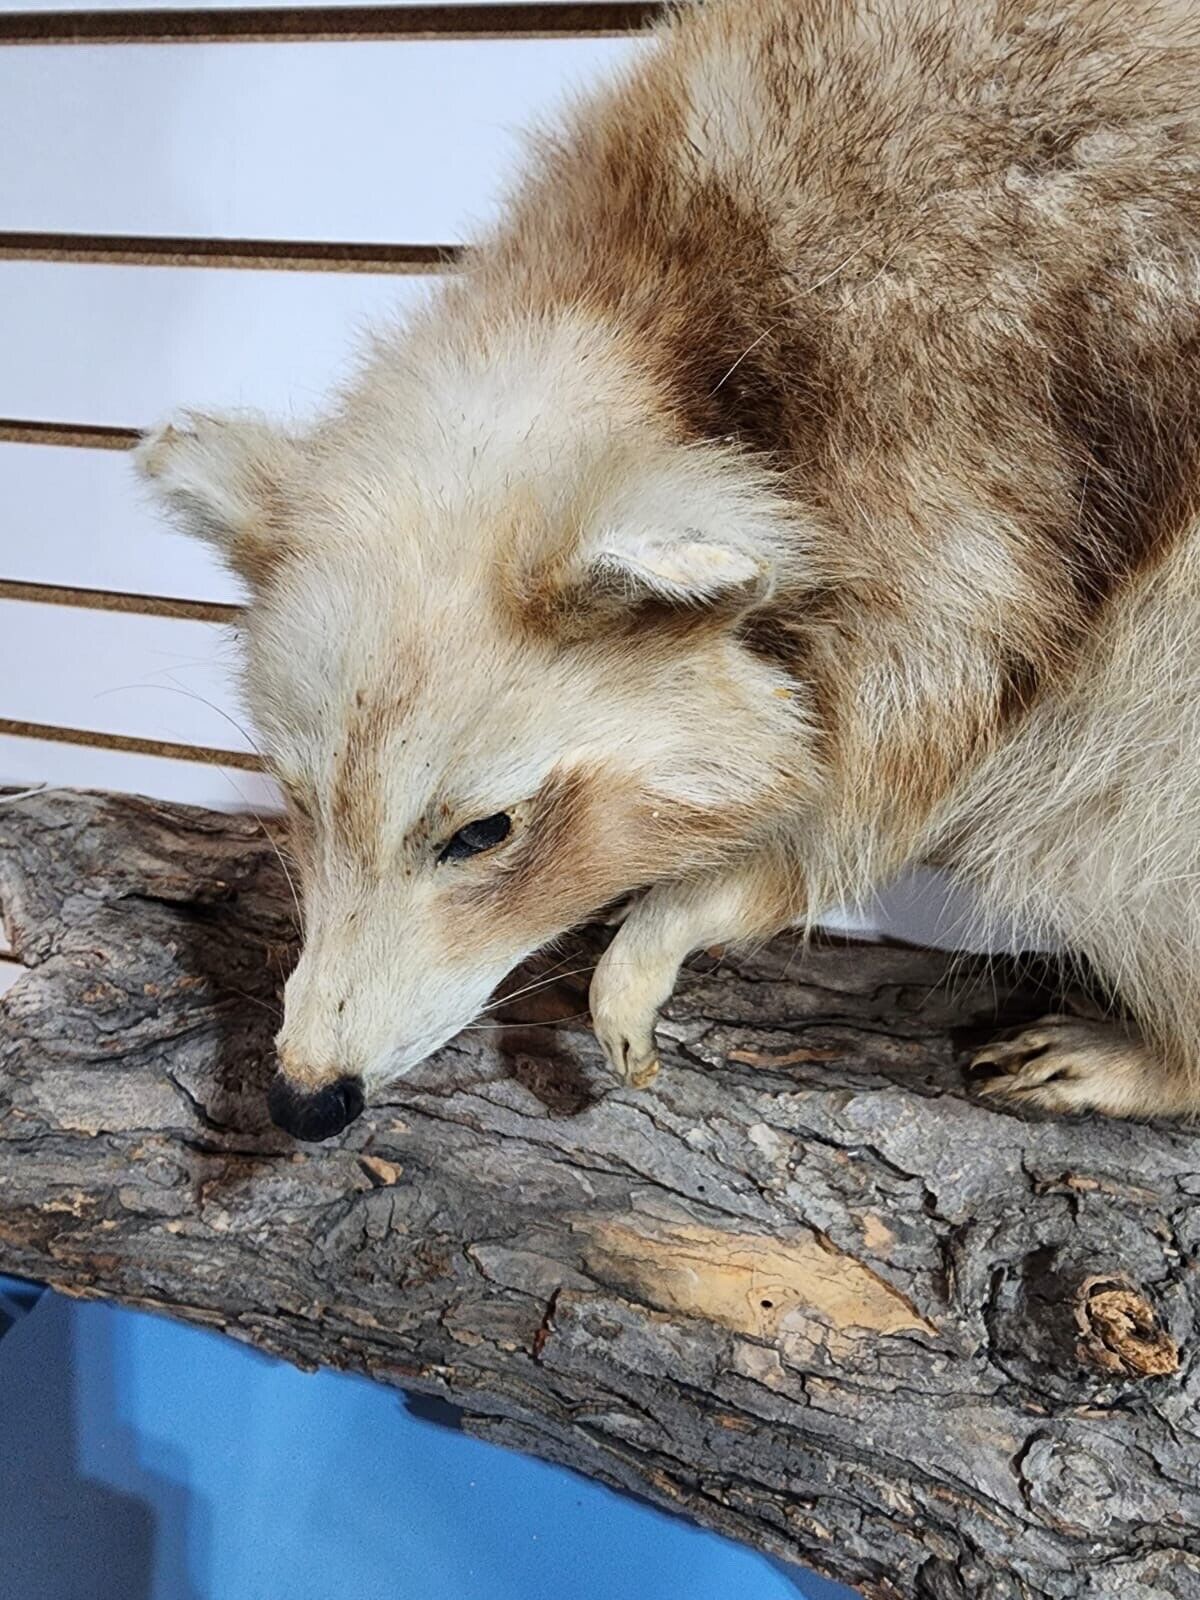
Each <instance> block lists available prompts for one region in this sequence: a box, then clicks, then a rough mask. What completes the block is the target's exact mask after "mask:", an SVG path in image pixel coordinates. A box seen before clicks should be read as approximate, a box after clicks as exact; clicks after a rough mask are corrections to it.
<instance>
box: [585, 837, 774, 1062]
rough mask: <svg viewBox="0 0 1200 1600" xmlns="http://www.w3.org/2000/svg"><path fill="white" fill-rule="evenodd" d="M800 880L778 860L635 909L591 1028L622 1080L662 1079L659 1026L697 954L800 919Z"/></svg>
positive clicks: (691, 883) (754, 862) (598, 983)
mask: <svg viewBox="0 0 1200 1600" xmlns="http://www.w3.org/2000/svg"><path fill="white" fill-rule="evenodd" d="M801 898H802V897H801V895H800V893H799V892H798V890H797V888H796V883H795V873H794V871H793V870H791V869H789V867H788V865H787V863H786V862H784V861H782V860H781V859H780V857H779V856H778V855H775V854H763V855H757V856H753V857H751V858H748V859H746V860H744V861H742V862H741V863H739V865H738V866H737V867H736V868H733V869H730V870H729V871H727V872H724V873H721V874H714V875H712V876H707V877H703V878H693V879H686V880H683V881H680V882H675V883H661V884H657V885H656V886H655V887H654V888H652V889H650V890H649V891H648V892H647V893H646V894H645V895H644V896H643V898H642V899H641V900H639V901H638V902H637V904H636V905H635V906H634V907H633V909H632V910H631V911H630V912H629V914H628V916H627V917H626V918H625V920H624V922H623V923H622V924H621V926H620V928H618V930H617V933H616V935H615V936H614V938H613V941H612V943H611V944H610V945H609V947H608V949H607V950H606V951H605V952H604V955H603V956H602V957H601V960H600V963H599V965H598V966H597V968H596V972H595V975H594V977H593V978H592V988H591V1011H592V1026H593V1027H594V1028H595V1030H596V1037H597V1038H598V1039H599V1041H600V1043H601V1045H602V1046H603V1048H604V1052H605V1054H606V1055H607V1056H608V1059H609V1060H610V1061H611V1063H612V1065H613V1067H614V1068H615V1070H616V1072H617V1075H618V1076H619V1077H620V1078H621V1079H622V1080H623V1081H624V1082H625V1083H629V1084H632V1085H633V1086H634V1087H636V1088H642V1087H644V1086H645V1085H646V1084H648V1083H649V1082H650V1081H651V1079H652V1078H653V1077H654V1075H655V1074H656V1073H657V1071H658V1054H657V1051H656V1049H655V1045H654V1025H655V1023H656V1021H657V1019H658V1013H659V1011H660V1010H661V1008H662V1007H663V1005H664V1004H665V1003H666V1001H667V1000H668V999H669V998H670V995H671V991H672V990H673V989H674V987H675V981H676V979H677V978H678V976H679V968H680V966H681V965H682V964H683V962H684V961H685V960H686V959H687V957H688V956H689V955H690V954H691V953H692V951H693V950H701V949H704V948H705V947H706V946H708V945H711V944H726V943H733V942H736V941H738V940H742V939H755V938H767V937H769V936H770V935H771V934H773V933H777V932H778V931H779V930H780V929H781V928H783V927H786V926H787V924H788V923H789V922H791V921H793V920H794V919H795V918H796V917H797V916H799V914H800V912H801V910H802V909H803V908H802V905H801V904H800V901H801Z"/></svg>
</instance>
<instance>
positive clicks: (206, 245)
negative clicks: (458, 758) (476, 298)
mask: <svg viewBox="0 0 1200 1600" xmlns="http://www.w3.org/2000/svg"><path fill="white" fill-rule="evenodd" d="M461 255H462V250H461V246H459V245H452V244H341V243H337V242H323V241H321V240H311V241H310V240H288V239H189V238H186V237H184V236H177V237H176V236H166V235H163V236H152V235H140V234H115V233H94V234H85V233H17V232H12V231H9V232H0V261H61V262H73V263H76V264H88V263H91V264H104V265H107V266H137V267H225V268H230V267H233V268H242V269H246V270H251V271H267V272H365V273H393V274H400V275H408V274H413V275H415V274H420V273H435V272H444V271H446V269H447V268H450V267H453V266H455V265H456V264H457V263H458V261H459V259H460V258H461Z"/></svg>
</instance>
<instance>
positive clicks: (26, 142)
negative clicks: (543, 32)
mask: <svg viewBox="0 0 1200 1600" xmlns="http://www.w3.org/2000/svg"><path fill="white" fill-rule="evenodd" d="M642 48H644V46H643V45H642V44H640V43H638V42H636V41H634V40H625V39H621V40H539V39H534V40H524V39H522V40H486V41H461V42H460V41H408V40H406V41H403V42H396V43H390V42H389V43H383V44H366V43H364V44H353V43H351V44H347V43H340V42H339V43H333V44H302V45H298V44H232V45H231V44H215V45H201V44H187V45H153V46H147V45H133V46H123V45H97V46H85V45H73V46H69V47H54V46H46V47H42V46H22V47H20V48H12V49H8V50H0V149H3V150H4V152H5V156H4V161H3V162H2V163H0V218H3V219H4V221H3V226H5V227H8V228H16V229H36V230H63V229H65V230H70V231H73V232H84V233H148V234H201V235H209V236H213V237H218V238H233V237H242V238H283V239H287V238H291V239H341V240H389V239H391V240H395V239H398V238H399V239H403V241H404V242H405V243H415V242H432V243H441V242H454V241H456V240H458V239H460V238H461V237H463V235H464V230H466V229H468V228H470V227H471V224H472V221H473V220H477V219H481V218H484V217H487V216H488V215H489V214H491V213H492V211H493V209H494V206H495V201H496V197H497V193H498V191H499V188H500V186H501V185H502V183H503V181H504V179H505V178H506V177H507V175H508V174H509V173H510V172H511V170H512V166H513V162H514V158H515V156H516V154H517V151H518V149H519V141H518V139H517V137H516V134H517V130H519V129H521V128H523V127H525V126H526V125H528V124H529V123H530V122H531V121H538V120H542V119H544V117H545V115H546V112H547V110H548V109H549V108H550V107H553V106H557V105H558V103H559V102H560V101H561V100H562V98H563V96H564V92H565V90H566V88H567V87H568V86H569V85H575V84H581V83H583V82H585V81H587V80H590V79H593V78H595V77H596V76H597V75H599V74H601V73H603V72H605V71H607V70H610V69H612V68H614V67H615V66H617V65H618V63H620V62H622V61H626V60H629V59H630V58H631V57H632V56H633V55H634V53H635V52H636V51H637V50H639V49H642Z"/></svg>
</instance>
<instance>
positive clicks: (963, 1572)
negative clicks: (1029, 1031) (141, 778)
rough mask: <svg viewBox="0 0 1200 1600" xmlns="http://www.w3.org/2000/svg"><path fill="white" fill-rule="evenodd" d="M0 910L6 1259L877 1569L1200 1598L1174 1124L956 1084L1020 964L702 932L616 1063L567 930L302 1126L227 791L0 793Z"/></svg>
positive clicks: (274, 980)
mask: <svg viewBox="0 0 1200 1600" xmlns="http://www.w3.org/2000/svg"><path fill="white" fill-rule="evenodd" d="M0 907H2V908H3V915H4V919H5V923H6V926H7V929H8V934H9V937H10V939H11V941H12V944H13V946H14V949H15V950H16V952H17V955H18V957H19V958H20V959H21V960H22V961H24V962H25V963H26V964H27V965H28V966H29V967H31V968H32V970H31V971H30V972H29V973H28V974H27V975H26V976H25V977H24V978H22V980H21V981H20V982H19V983H18V984H17V985H16V987H15V988H14V989H13V990H12V991H11V992H10V993H9V994H8V996H7V997H6V998H5V999H4V1000H3V1001H2V1002H0V1264H2V1265H3V1267H4V1269H5V1270H9V1271H13V1272H17V1273H24V1274H28V1275H29V1276H31V1277H36V1278H42V1279H45V1280H46V1281H48V1282H50V1283H52V1284H54V1285H56V1286H57V1287H58V1288H60V1289H63V1290H65V1291H66V1292H67V1293H71V1294H83V1295H103V1296H106V1297H112V1298H115V1299H119V1300H123V1301H125V1302H127V1303H129V1304H133V1305H141V1306H150V1307H153V1308H155V1309H158V1310H162V1311H166V1312H168V1313H170V1314H171V1315H173V1316H178V1317H182V1318H185V1319H187V1320H189V1321H194V1322H201V1323H204V1324H207V1325H210V1326H215V1327H220V1328H224V1329H225V1330H226V1331H228V1332H229V1333H231V1334H233V1335H234V1336H235V1337H237V1338H241V1339H245V1340H248V1341H250V1342H252V1343H254V1344H256V1345H260V1346H262V1347H264V1348H266V1349H269V1350H272V1351H274V1352H276V1353H278V1354H280V1355H283V1356H286V1357H287V1358H288V1359H289V1360H292V1361H295V1362H298V1363H300V1364H305V1365H308V1364H315V1363H318V1362H321V1363H329V1364H333V1365H336V1366H342V1367H350V1368H354V1369H357V1370H359V1371H362V1372H367V1373H370V1374H371V1375H372V1376H374V1377H376V1378H379V1379H381V1380H383V1381H385V1382H388V1383H393V1384H398V1385H401V1386H404V1387H406V1388H413V1389H418V1390H423V1391H426V1392H431V1393H437V1394H440V1395H443V1396H445V1397H446V1398H448V1399H450V1400H451V1401H453V1402H454V1403H455V1404H456V1405H458V1406H460V1407H462V1408H463V1411H464V1413H465V1418H466V1425H467V1427H468V1428H469V1429H470V1431H472V1432H474V1433H477V1434H480V1435H482V1436H485V1437H487V1438H490V1439H495V1440H499V1441H500V1442H502V1443H505V1444H510V1445H513V1446H515V1447H516V1448H518V1449H521V1450H527V1451H531V1452H534V1453H536V1454H538V1455H541V1456H545V1457H548V1458H550V1459H551V1460H555V1461H559V1462H564V1463H566V1464H568V1465H570V1466H573V1467H576V1468H578V1469H579V1470H581V1471H583V1472H586V1473H589V1474H590V1475H592V1476H593V1477H597V1478H601V1479H603V1480H604V1481H605V1482H608V1483H610V1484H614V1485H617V1486H618V1487H621V1488H625V1489H630V1490H635V1491H637V1492H638V1493H641V1494H645V1495H649V1496H650V1497H651V1498H652V1499H655V1500H657V1501H659V1502H660V1503H663V1504H665V1505H669V1506H671V1507H674V1508H676V1509H682V1510H685V1511H687V1512H688V1513H690V1514H691V1515H692V1516H694V1517H696V1518H697V1519H699V1520H700V1521H701V1522H704V1523H706V1524H707V1525H709V1526H710V1527H714V1528H717V1529H720V1530H721V1531H722V1532H725V1533H728V1534H732V1535H733V1536H734V1537H736V1538H739V1539H743V1540H746V1541H748V1542H750V1543H752V1544H755V1545H757V1546H759V1547H760V1548H763V1549H766V1550H769V1551H772V1552H773V1553H775V1554H778V1555H783V1556H787V1557H791V1558H794V1559H797V1560H802V1561H804V1562H807V1563H809V1564H810V1565H812V1566H815V1567H816V1568H818V1569H819V1570H821V1571H823V1572H826V1573H828V1574H829V1575H830V1576H832V1577H836V1578H839V1579H841V1580H843V1581H845V1582H850V1583H855V1584H858V1585H860V1586H861V1588H862V1589H863V1591H864V1593H866V1594H867V1595H870V1596H879V1597H897V1596H920V1597H926V1600H960V1597H961V1600H965V1597H968V1596H969V1597H986V1600H1018V1597H1021V1600H1024V1597H1043V1596H1044V1597H1054V1600H1067V1597H1072V1600H1073V1597H1076V1596H1086V1597H1091V1600H1100V1597H1104V1600H1113V1597H1128V1600H1134V1597H1136V1600H1150V1597H1154V1600H1158V1597H1160V1596H1161V1597H1174V1600H1194V1597H1196V1596H1200V1531H1198V1530H1200V1419H1198V1412H1197V1401H1198V1399H1200V1379H1198V1378H1197V1373H1196V1366H1195V1362H1194V1359H1193V1352H1194V1347H1195V1338H1194V1329H1195V1321H1196V1316H1197V1307H1198V1303H1200V1290H1198V1287H1197V1284H1198V1279H1197V1273H1196V1252H1197V1247H1198V1242H1200V1206H1198V1204H1197V1196H1198V1195H1200V1143H1198V1142H1197V1140H1196V1139H1195V1138H1194V1137H1193V1136H1191V1135H1190V1134H1189V1133H1187V1132H1186V1131H1183V1130H1181V1129H1179V1128H1177V1127H1171V1126H1166V1125H1164V1126H1161V1127H1153V1126H1140V1125H1135V1124H1130V1123H1120V1122H1107V1121H1103V1120H1099V1119H1087V1120H1080V1121H1055V1120H1043V1121H1026V1120H1022V1119H1021V1118H1019V1117H1018V1116H1016V1115H1014V1114H1013V1113H1011V1112H1010V1111H1006V1110H1001V1109H998V1108H996V1107H994V1106H992V1105H985V1104H982V1103H980V1102H978V1101H975V1100H972V1099H971V1098H970V1096H969V1091H968V1089H967V1087H966V1084H965V1078H964V1062H965V1060H966V1059H967V1057H968V1056H969V1053H970V1049H971V1047H972V1045H973V1044H975V1043H977V1042H978V1041H980V1040H982V1039H983V1038H985V1037H986V1036H987V1035H988V1034H989V1033H990V1032H991V1031H993V1028H994V1026H995V1021H996V1017H997V1014H999V1017H1000V1020H1001V1022H1002V1023H1016V1022H1020V1021H1023V1020H1026V1019H1028V1018H1029V1017H1031V1016H1034V1015H1037V1014H1039V1013H1040V1012H1041V1011H1044V1010H1046V1009H1049V1007H1050V1005H1051V1004H1052V1003H1054V1002H1053V1000H1052V998H1051V996H1050V995H1049V993H1048V990H1047V984H1048V983H1049V982H1050V976H1049V975H1047V974H1045V973H1038V972H1037V971H1036V970H1032V969H1031V970H1028V971H1026V973H1025V975H1024V976H1022V975H1021V974H1020V973H1019V972H1018V971H1017V969H1016V967H1015V966H1014V965H1013V964H1005V963H987V962H983V961H981V960H978V959H974V958H959V959H958V960H957V961H952V960H951V959H950V958H947V957H945V956H943V955H940V954H937V953H933V952H928V951H921V950H912V949H907V948H903V947H897V946H890V945H854V944H844V943H817V944H815V945H813V946H812V947H811V948H808V949H805V948H804V947H803V946H802V945H801V944H800V943H799V942H798V941H797V940H796V939H792V938H784V939H780V940H777V941H775V942H774V943H773V944H771V945H770V946H769V947H767V948H766V949H764V950H763V951H761V952H760V953H759V954H757V955H756V956H754V957H753V958H742V957H728V956H727V957H725V958H724V959H713V958H704V959H703V960H701V961H700V962H698V963H695V964H694V966H693V969H692V970H691V971H690V973H689V974H688V975H687V978H686V980H685V982H684V983H683V985H682V986H681V988H680V991H679V993H678V994H677V996H676V998H675V1000H674V1001H673V1002H672V1004H671V1006H670V1007H669V1009H668V1013H667V1016H666V1018H665V1020H664V1023H663V1029H662V1034H663V1043H664V1052H663V1054H664V1070H663V1072H662V1075H661V1077H660V1078H659V1079H658V1080H657V1082H656V1083H655V1084H654V1085H653V1087H652V1088H651V1089H650V1090H648V1091H630V1090H626V1089H620V1088H618V1087H616V1086H615V1084H614V1082H613V1081H612V1080H611V1078H609V1077H608V1075H607V1074H606V1072H605V1070H604V1068H603V1065H602V1062H601V1058H600V1055H599V1052H598V1050H597V1047H596V1045H595V1044H594V1042H593V1040H592V1038H591V1036H590V1034H589V1032H588V1031H587V1028H586V1025H585V1019H584V1018H583V1017H582V1015H581V1013H582V1011H583V1009H584V1006H585V1003H586V977H585V976H584V975H583V974H582V973H580V972H578V971H577V968H579V967H581V966H582V965H583V964H584V963H585V961H586V959H587V958H588V957H589V956H590V955H592V954H594V951H595V950H596V949H597V948H598V935H596V934H595V933H585V934H583V935H581V936H580V938H579V940H578V942H577V943H576V944H575V945H574V946H573V947H572V949H571V950H570V951H569V957H570V959H568V960H566V961H565V963H563V966H562V967H561V968H560V971H562V972H564V974H565V975H564V976H563V977H562V978H561V979H560V980H559V981H557V982H555V983H552V984H550V985H549V986H547V987H545V988H542V989H538V990H535V991H533V992H532V993H530V994H529V995H527V996H526V997H525V998H524V999H523V1000H521V1001H518V1002H514V1003H513V1005H512V1006H510V1007H509V1008H508V1010H507V1011H506V1012H505V1013H504V1014H503V1025H501V1026H497V1027H495V1028H487V1027H485V1028H480V1029H476V1030H471V1031H468V1032H466V1033H464V1034H463V1035H462V1036H461V1037H460V1038H459V1039H458V1040H456V1041H455V1042H454V1043H453V1044H452V1045H450V1046H449V1047H448V1048H447V1049H445V1050H443V1051H442V1052H441V1053H440V1054H439V1056H438V1057H437V1058H436V1059H435V1060H434V1061H431V1062H429V1063H427V1064H426V1065H425V1066H424V1067H423V1068H421V1069H420V1071H419V1073H418V1074H417V1075H415V1076H414V1077H412V1078H410V1079H409V1080H407V1082H406V1083H405V1084H403V1085H402V1086H400V1087H398V1088H396V1089H395V1090H393V1091H392V1093H391V1095H390V1097H389V1099H388V1100H387V1101H386V1103H381V1104H378V1105H376V1106H374V1107H372V1108H371V1109H369V1111H368V1112H367V1114H366V1116H365V1117H364V1118H363V1119H362V1120H361V1122H359V1123H356V1124H355V1125H354V1126H353V1128H352V1129H351V1130H349V1132H348V1133H347V1134H346V1135H345V1136H344V1137H343V1138H341V1139H340V1140H338V1141H335V1142H334V1143H332V1144H330V1145H328V1146H319V1147H315V1146H297V1145H295V1144H294V1143H293V1142H292V1141H290V1140H289V1139H288V1138H286V1137H285V1136H284V1135H282V1134H280V1133H278V1132H277V1131H276V1130H275V1129H273V1128H272V1127H270V1126H269V1124H268V1122H267V1119H266V1113H265V1109H264V1100H263V1096H264V1089H265V1084H266V1081H267V1078H268V1076H269V1073H270V1070H271V1059H270V1058H271V1048H270V1041H271V1037H272V1034H273V1032H274V1030H275V1027H276V1025H277V1018H278V997H279V988H280V982H281V974H282V973H283V972H284V971H285V970H286V967H287V963H288V960H289V959H290V954H291V939H292V932H293V930H292V923H291V915H292V902H291V897H290V894H289V892H288V889H287V886H286V884H285V882H284V879H283V876H282V874H281V872H280V871H279V868H278V865H277V863H276V861H275V857H274V854H273V851H272V848H271V846H270V844H269V843H268V841H267V840H266V839H265V838H264V837H263V835H262V834H261V832H259V830H258V829H257V827H256V825H255V824H254V823H252V822H250V821H249V820H247V819H243V818H235V817H227V816H219V815H213V814H209V813H205V812H200V811H193V810H189V809H186V808H182V807H175V806H168V805H159V804H155V803H153V802H150V801H144V800H134V799H127V798H125V799H123V798H116V797H104V796H99V795H87V794H54V795H50V794H47V795H38V796H34V797H32V798H26V799H23V800H20V801H17V802H13V803H10V804H6V805H3V806H0ZM556 959H558V960H559V961H561V960H562V956H561V953H560V955H559V957H558V958H556Z"/></svg>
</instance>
